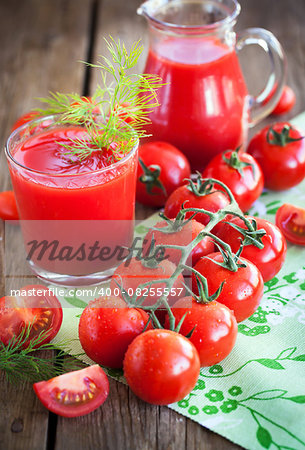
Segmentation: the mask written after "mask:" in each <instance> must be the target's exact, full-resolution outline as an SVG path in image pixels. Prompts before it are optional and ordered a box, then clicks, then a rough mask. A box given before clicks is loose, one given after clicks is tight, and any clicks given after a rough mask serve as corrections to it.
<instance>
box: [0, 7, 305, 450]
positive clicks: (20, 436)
mask: <svg viewBox="0 0 305 450" xmlns="http://www.w3.org/2000/svg"><path fill="white" fill-rule="evenodd" d="M140 3H141V2H140V1H138V0H100V1H99V0H22V1H20V0H0V43H1V45H0V67H1V71H0V100H1V101H0V141H1V146H2V148H3V146H4V144H5V141H6V138H7V137H8V135H9V132H10V128H11V126H12V124H13V122H14V120H15V119H16V118H17V117H18V116H19V115H20V114H22V113H24V112H26V111H28V110H29V109H30V108H32V107H34V106H35V105H36V104H37V101H36V100H35V97H40V96H45V95H47V93H48V91H50V90H53V91H56V90H57V91H63V92H65V91H66V92H71V91H75V92H79V93H81V94H89V93H90V92H92V91H93V90H94V86H95V84H96V82H97V78H96V74H95V73H94V72H91V71H90V70H88V69H86V67H85V66H84V65H83V64H81V63H79V62H77V61H79V60H89V61H92V62H94V61H96V59H97V58H98V55H99V54H103V53H104V50H105V43H104V41H103V37H107V36H108V35H111V36H113V37H114V38H115V39H116V38H118V37H119V38H121V39H122V40H123V41H124V42H125V43H126V45H127V46H129V45H130V44H131V43H132V42H133V41H135V40H138V39H139V38H141V39H142V42H143V44H144V46H145V52H146V51H147V43H148V39H147V27H146V23H145V20H144V19H143V18H141V17H139V16H137V15H136V9H137V7H138V6H139V4H140ZM241 5H242V13H241V16H240V18H239V21H238V24H237V30H240V29H243V28H246V27H253V26H260V27H264V28H267V29H269V30H271V31H272V32H273V33H274V34H275V35H276V36H277V37H278V38H279V40H280V41H281V42H282V44H283V47H284V49H285V51H286V54H287V60H288V68H289V70H288V79H289V84H290V85H291V86H292V87H293V88H294V90H295V91H296V93H297V105H296V107H295V108H294V110H293V112H292V113H290V114H289V115H288V116H287V117H284V119H289V118H290V117H292V116H294V115H296V114H297V113H299V112H301V111H303V110H305V76H304V75H305V70H304V65H305V44H304V43H305V27H304V25H303V23H304V19H305V1H304V0H289V1H287V0H242V1H241ZM264 57H265V56H264V55H262V54H258V52H257V51H255V50H254V49H253V50H251V49H249V50H247V51H245V53H244V54H243V55H242V56H241V59H242V64H243V67H244V68H245V72H246V79H247V82H248V84H249V88H250V89H251V91H253V90H254V91H259V90H260V89H262V87H263V85H264V82H265V79H266V77H267V74H266V73H264V68H265V63H264V62H263V58H264ZM259 61H260V62H259ZM144 62H145V53H144V54H143V56H142V58H141V60H140V61H139V66H138V70H139V71H140V70H142V69H143V66H144ZM272 120H275V119H274V118H268V119H267V120H266V121H265V123H268V122H270V121H272ZM260 126H261V125H260ZM254 131H255V130H252V132H251V133H253V132H254ZM0 183H1V186H0V187H1V190H6V189H9V188H10V186H11V183H10V179H9V174H8V169H7V166H6V162H5V158H4V155H2V156H1V160H0ZM151 212H152V210H151V209H148V208H144V207H142V206H141V205H137V217H138V218H139V219H140V218H144V217H147V216H148V215H149V214H150V213H151ZM0 231H1V232H2V235H3V224H0ZM0 244H1V245H0V252H1V255H0V256H1V258H2V263H1V264H3V259H4V255H3V241H1V243H0ZM14 264H16V265H18V251H16V260H15V262H14ZM1 267H2V271H1V273H3V272H4V269H3V266H1ZM1 289H2V292H4V279H3V277H2V285H1ZM110 392H111V393H110V395H109V398H108V400H107V401H106V403H105V404H104V405H103V406H102V407H101V408H99V409H98V410H97V411H95V412H94V413H91V414H90V415H88V416H84V417H81V418H75V419H64V418H61V417H56V416H55V415H53V414H49V413H48V411H47V410H46V409H45V408H44V407H43V406H42V405H41V404H40V403H39V401H38V400H37V398H36V396H35V395H34V393H33V390H32V386H31V385H28V384H22V385H20V386H9V385H8V384H7V383H6V382H5V381H4V379H3V378H2V379H1V380H0V449H5V450H6V449H8V450H11V449H18V450H19V449H20V450H21V449H25V450H33V449H35V450H36V449H39V450H40V449H47V450H52V449H57V450H70V449H71V450H72V449H82V450H89V449H90V450H96V449H110V450H116V449H118V450H123V449H130V450H138V449H139V450H142V449H147V450H153V449H162V450H163V449H175V450H180V449H181V450H183V449H196V450H197V449H200V450H201V449H202V450H222V449H223V450H230V449H237V448H238V446H236V445H235V444H233V443H231V442H229V441H228V440H226V439H225V438H223V437H221V436H219V435H216V434H215V433H212V432H211V431H209V430H207V429H205V428H204V427H201V426H200V425H198V424H196V423H195V422H193V421H191V420H189V419H187V418H185V417H183V416H181V415H179V414H177V413H175V412H174V411H172V410H170V409H168V408H167V407H156V406H151V405H148V404H146V403H144V402H142V401H141V400H139V399H137V398H136V397H135V396H134V395H133V393H132V392H131V391H130V390H129V389H128V387H126V386H125V385H123V384H120V383H118V382H116V381H114V380H110Z"/></svg>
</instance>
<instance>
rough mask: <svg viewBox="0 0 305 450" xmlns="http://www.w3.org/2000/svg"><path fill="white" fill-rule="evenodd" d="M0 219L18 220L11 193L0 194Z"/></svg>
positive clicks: (13, 195)
mask: <svg viewBox="0 0 305 450" xmlns="http://www.w3.org/2000/svg"><path fill="white" fill-rule="evenodd" d="M0 219H2V220H18V219H19V215H18V211H17V204H16V198H15V194H14V192H13V191H4V192H0Z"/></svg>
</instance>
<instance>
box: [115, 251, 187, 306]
mask: <svg viewBox="0 0 305 450" xmlns="http://www.w3.org/2000/svg"><path fill="white" fill-rule="evenodd" d="M145 264H146V265H145ZM155 264H156V263H155V261H154V258H152V259H151V260H147V261H146V262H145V260H142V261H140V260H139V259H137V258H131V259H130V260H126V261H125V262H123V263H122V264H121V265H120V266H119V267H118V268H117V269H116V271H115V272H114V274H113V276H112V279H111V283H110V288H111V292H116V291H115V290H116V288H117V290H119V289H118V285H117V283H118V284H119V285H122V287H123V288H124V289H125V290H126V291H127V293H130V294H129V295H130V296H132V295H133V294H134V293H136V292H137V291H141V292H139V295H137V297H138V298H140V297H141V296H142V295H145V298H144V301H143V303H141V304H142V305H143V306H152V305H155V304H156V302H157V301H158V299H159V298H160V297H161V295H162V294H164V292H166V291H165V287H166V286H165V283H154V284H152V285H151V286H149V285H148V286H147V287H146V288H144V290H143V289H142V290H140V288H139V285H140V284H143V283H146V282H149V281H156V280H158V279H161V278H162V279H166V278H167V279H168V278H170V277H171V276H172V275H173V273H174V271H175V269H176V266H175V264H173V263H172V262H171V261H168V260H167V259H164V260H163V261H161V262H159V263H158V264H157V265H155ZM183 281H184V280H183V275H182V274H180V275H179V276H178V277H177V279H176V280H175V282H174V284H173V287H172V289H171V291H170V293H169V295H168V297H167V300H168V302H169V304H170V305H172V304H173V303H174V301H175V300H176V299H177V298H178V297H182V296H183V294H184V286H183Z"/></svg>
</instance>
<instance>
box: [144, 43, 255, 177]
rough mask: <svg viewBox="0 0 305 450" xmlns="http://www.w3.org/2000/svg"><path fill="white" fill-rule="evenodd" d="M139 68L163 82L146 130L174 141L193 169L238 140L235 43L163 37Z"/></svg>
mask: <svg viewBox="0 0 305 450" xmlns="http://www.w3.org/2000/svg"><path fill="white" fill-rule="evenodd" d="M144 72H145V73H153V74H158V75H159V76H160V77H161V78H162V81H163V83H168V84H167V85H166V86H163V87H162V88H161V89H160V90H159V91H158V100H159V103H160V106H159V107H158V108H156V109H155V110H154V111H153V112H152V113H151V114H150V119H151V121H152V124H151V125H150V126H149V129H148V131H149V132H150V133H151V134H152V135H153V139H158V140H164V141H167V142H170V143H171V144H173V145H176V146H177V147H178V148H179V149H180V150H181V151H182V152H184V154H185V155H186V156H187V157H188V159H189V161H190V163H191V165H192V168H193V169H199V170H200V169H203V168H204V166H205V165H206V164H207V163H208V162H209V161H210V160H211V159H212V158H213V157H214V156H215V155H216V154H217V153H220V152H222V151H224V150H227V149H236V148H237V147H238V146H239V145H241V144H242V142H243V140H244V138H245V137H246V133H247V119H248V100H247V99H248V91H247V88H246V85H245V82H244V78H243V75H242V73H241V69H240V65H239V62H238V58H237V55H236V53H235V51H234V49H231V48H229V47H228V46H227V45H225V44H223V43H221V42H220V41H219V40H217V39H215V38H207V37H205V38H195V37H194V38H179V39H175V38H167V39H166V40H164V41H162V42H160V43H159V44H157V46H156V48H154V49H153V50H150V52H149V55H148V59H147V63H146V67H145V70H144Z"/></svg>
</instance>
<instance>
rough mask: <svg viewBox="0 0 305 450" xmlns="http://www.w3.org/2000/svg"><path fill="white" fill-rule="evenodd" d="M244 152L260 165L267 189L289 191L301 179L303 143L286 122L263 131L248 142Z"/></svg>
mask: <svg viewBox="0 0 305 450" xmlns="http://www.w3.org/2000/svg"><path fill="white" fill-rule="evenodd" d="M248 152H249V153H250V154H251V155H252V156H253V157H254V158H255V159H256V161H257V162H258V164H259V165H260V167H261V169H262V171H263V174H264V178H265V187H266V188H268V189H273V190H275V191H280V190H283V189H289V188H291V187H293V186H296V185H297V184H299V183H300V182H301V181H302V180H303V178H304V177H305V141H304V139H303V138H302V135H301V133H300V131H298V130H297V129H295V128H292V127H291V125H290V124H289V123H288V122H279V123H276V124H274V125H273V126H272V127H270V126H267V127H265V128H263V129H262V130H261V131H259V132H258V133H257V134H256V135H255V136H254V137H253V138H252V139H251V141H250V143H249V146H248Z"/></svg>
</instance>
